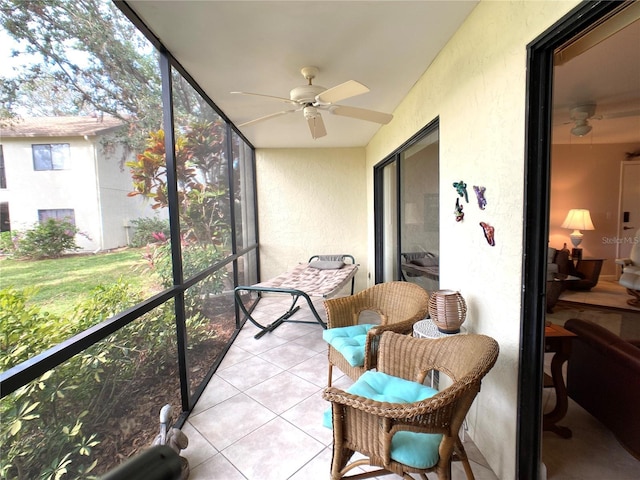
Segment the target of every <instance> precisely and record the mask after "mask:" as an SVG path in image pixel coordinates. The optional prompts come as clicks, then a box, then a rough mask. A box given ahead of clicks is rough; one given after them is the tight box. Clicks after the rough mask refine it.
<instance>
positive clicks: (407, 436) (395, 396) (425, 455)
mask: <svg viewBox="0 0 640 480" xmlns="http://www.w3.org/2000/svg"><path fill="white" fill-rule="evenodd" d="M347 392H349V393H352V394H354V395H358V396H361V397H365V398H370V399H372V400H377V401H379V402H390V403H413V402H418V401H420V400H425V399H427V398H431V397H433V396H434V395H435V394H436V393H438V391H437V390H436V389H435V388H431V387H428V386H426V385H422V384H420V383H417V382H412V381H409V380H404V379H402V378H398V377H393V376H391V375H387V374H386V373H382V372H375V371H373V370H369V371H367V372H364V373H363V374H362V375H361V376H360V378H358V380H356V382H355V383H354V384H353V385H351V386H350V387H349V388H348V389H347ZM322 423H323V425H324V426H325V427H327V428H332V425H331V423H332V421H331V409H328V410H327V411H325V412H324V418H323V422H322ZM441 441H442V435H441V434H433V433H414V432H398V433H396V434H395V435H394V436H393V438H392V439H391V458H392V459H393V460H395V461H396V462H400V463H403V464H405V465H409V466H412V467H414V468H430V467H432V466H434V465H435V464H436V463H438V459H439V455H438V446H439V445H440V442H441Z"/></svg>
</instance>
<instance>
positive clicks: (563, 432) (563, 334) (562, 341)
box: [542, 324, 576, 438]
mask: <svg viewBox="0 0 640 480" xmlns="http://www.w3.org/2000/svg"><path fill="white" fill-rule="evenodd" d="M575 336H576V334H575V333H573V332H570V331H569V330H567V329H565V328H563V327H561V326H560V325H554V324H548V325H546V326H545V328H544V351H545V352H553V354H554V355H553V357H552V358H551V376H549V375H547V374H546V373H545V374H544V386H545V388H547V387H553V388H554V389H555V391H556V405H555V407H554V408H553V410H552V411H551V412H549V413H547V414H545V415H543V420H542V429H543V430H549V431H552V432H554V433H556V434H558V435H560V436H561V437H562V438H571V435H572V432H571V430H569V428H567V427H562V426H560V425H557V423H558V422H559V421H560V420H562V419H563V418H564V416H565V415H566V414H567V408H568V406H569V397H568V395H567V386H566V385H565V383H564V378H563V376H562V365H563V364H564V362H566V361H567V360H569V357H570V356H571V341H572V340H573V337H575Z"/></svg>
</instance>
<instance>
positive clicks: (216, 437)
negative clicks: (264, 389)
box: [189, 393, 276, 451]
mask: <svg viewBox="0 0 640 480" xmlns="http://www.w3.org/2000/svg"><path fill="white" fill-rule="evenodd" d="M275 416H276V415H275V414H274V413H273V412H272V411H271V410H269V409H268V408H266V407H264V406H262V405H261V404H260V403H258V402H256V401H255V400H253V399H252V398H250V397H248V396H247V395H245V394H243V393H241V394H239V395H236V396H235V397H232V398H230V399H228V400H226V401H224V402H222V403H219V404H218V405H216V406H214V407H211V408H209V409H207V410H205V411H204V412H203V413H200V414H198V415H194V416H191V417H189V422H190V423H191V425H193V427H194V428H195V429H196V430H198V432H200V434H201V435H202V436H203V437H205V438H206V439H207V440H208V441H209V443H211V444H212V445H213V446H214V447H215V448H216V449H217V450H218V451H221V450H223V449H224V448H226V447H228V446H229V445H231V444H232V443H234V442H236V441H238V440H239V439H241V438H242V437H244V436H245V435H249V434H250V433H251V432H253V431H254V430H255V429H257V428H259V427H261V426H262V425H264V424H265V423H267V422H269V421H270V420H272V419H273V418H274V417H275Z"/></svg>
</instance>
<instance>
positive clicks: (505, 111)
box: [366, 1, 578, 479]
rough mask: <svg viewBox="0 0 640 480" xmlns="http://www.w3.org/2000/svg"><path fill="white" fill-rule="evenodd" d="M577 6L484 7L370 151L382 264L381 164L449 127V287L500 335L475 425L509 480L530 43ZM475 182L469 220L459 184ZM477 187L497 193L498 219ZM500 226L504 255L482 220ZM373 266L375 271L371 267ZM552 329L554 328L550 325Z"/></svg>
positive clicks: (477, 323)
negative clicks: (457, 211) (433, 128)
mask: <svg viewBox="0 0 640 480" xmlns="http://www.w3.org/2000/svg"><path fill="white" fill-rule="evenodd" d="M577 4H578V2H577V1H568V2H559V1H554V2H527V1H519V2H494V1H482V2H481V3H480V4H479V5H478V6H477V7H476V8H475V9H474V10H473V12H472V13H471V14H470V15H469V17H468V18H467V20H466V22H465V23H464V25H463V26H462V27H461V28H460V29H459V30H458V31H457V32H456V34H455V35H454V37H453V38H452V39H451V41H450V42H449V43H448V44H447V45H446V47H445V48H444V49H443V50H442V52H441V53H440V55H439V56H438V57H437V58H436V60H435V61H434V62H433V63H432V64H431V65H425V69H426V72H425V74H424V75H423V76H422V78H421V79H420V80H419V81H418V82H417V83H416V85H415V86H414V88H413V89H412V90H411V92H409V94H408V95H407V96H406V97H405V99H404V100H403V102H402V103H401V104H400V106H399V107H398V108H397V109H396V111H395V112H394V116H395V117H394V119H393V121H392V122H391V123H390V124H389V125H386V126H384V127H382V128H381V129H380V131H379V132H378V134H377V135H376V136H375V137H374V138H373V140H372V141H371V142H370V143H369V145H368V146H367V149H366V159H367V208H368V215H367V216H368V219H369V221H370V223H369V227H368V235H369V241H368V246H369V257H368V258H369V260H370V262H373V259H374V255H373V253H374V250H373V247H374V241H373V166H374V165H375V164H376V163H378V162H379V161H380V160H382V159H383V158H384V157H385V156H387V155H388V154H389V153H391V152H392V151H393V150H394V149H396V148H397V147H398V146H399V145H401V144H402V143H403V142H404V141H406V140H407V139H408V138H410V137H411V136H412V135H413V134H415V133H416V132H417V131H418V130H420V129H421V128H422V127H423V126H425V125H426V124H427V123H429V122H430V121H431V120H433V119H434V118H436V117H439V118H440V255H441V257H440V286H441V288H453V289H458V290H460V291H461V293H462V294H463V295H464V297H465V299H466V301H467V304H468V314H467V321H466V323H465V325H466V327H467V328H468V329H469V331H470V332H472V333H483V334H487V335H490V336H492V337H494V338H495V339H496V340H497V341H498V342H499V344H500V357H499V359H498V362H497V364H496V366H495V367H494V368H493V370H492V371H491V372H490V373H489V375H488V376H487V377H486V378H485V380H484V382H483V385H482V391H481V393H480V395H479V396H478V398H477V399H476V401H475V403H474V405H473V407H472V409H471V411H470V413H469V416H468V417H467V421H468V425H469V431H470V436H471V437H472V438H473V440H474V442H475V444H476V445H477V446H478V448H479V449H480V451H481V452H482V454H483V455H484V456H485V458H486V459H487V461H488V462H489V465H490V466H491V468H492V469H493V471H494V472H495V474H496V475H497V477H498V478H501V479H513V478H516V477H515V467H516V428H517V388H518V362H519V338H520V323H521V307H522V305H521V295H522V292H521V285H522V278H521V275H522V256H523V247H522V230H523V224H522V215H523V208H524V207H523V205H524V204H523V197H524V189H523V184H524V176H523V173H524V158H525V99H526V90H527V85H526V66H527V63H526V62H527V45H528V44H529V43H530V42H532V41H533V40H534V39H535V38H536V37H537V36H539V35H540V34H541V33H543V32H544V31H545V30H546V29H547V28H549V27H550V26H551V25H552V24H554V23H555V22H556V21H558V20H559V19H560V18H561V17H562V16H563V15H565V14H566V13H567V12H568V11H569V10H570V9H571V8H573V7H575V6H576V5H577ZM460 180H463V181H464V182H466V183H467V185H468V187H467V188H468V191H469V204H464V211H465V218H464V221H463V222H461V223H457V222H456V221H455V218H454V214H453V208H454V205H455V201H456V196H457V194H456V191H455V190H454V188H453V186H452V184H453V182H458V181H460ZM473 185H482V186H484V187H486V199H487V207H486V210H484V211H481V210H480V209H479V208H478V207H477V203H476V199H475V195H474V193H473V189H472V186H473ZM481 221H484V222H487V223H489V224H491V225H492V226H493V227H495V242H496V245H495V246H494V247H492V246H489V244H488V243H487V241H486V240H485V238H484V235H483V231H482V228H481V227H480V225H479V222H481ZM369 268H370V269H371V266H370V267H369ZM541 321H542V320H541Z"/></svg>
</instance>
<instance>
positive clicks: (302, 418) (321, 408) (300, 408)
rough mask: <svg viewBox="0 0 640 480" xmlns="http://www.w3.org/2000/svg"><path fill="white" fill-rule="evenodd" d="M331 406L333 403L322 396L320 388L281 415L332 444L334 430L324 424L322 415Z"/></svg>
mask: <svg viewBox="0 0 640 480" xmlns="http://www.w3.org/2000/svg"><path fill="white" fill-rule="evenodd" d="M329 408H331V404H330V403H329V402H327V401H326V400H324V399H323V398H322V390H318V391H317V392H316V393H315V394H314V395H311V396H310V397H309V398H307V399H305V400H303V401H302V402H300V403H299V404H297V405H296V406H294V407H292V408H290V409H289V410H287V411H286V412H284V413H283V414H282V415H281V416H282V418H284V419H285V420H287V421H289V422H291V423H292V424H293V425H295V426H297V427H298V428H299V429H301V430H303V431H304V432H305V433H307V434H308V435H311V436H312V437H313V438H315V439H316V440H318V441H319V442H322V443H323V444H325V445H330V444H331V442H332V441H333V431H332V430H331V429H329V428H327V427H325V426H323V425H322V416H323V414H324V412H325V411H326V410H328V409H329Z"/></svg>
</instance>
